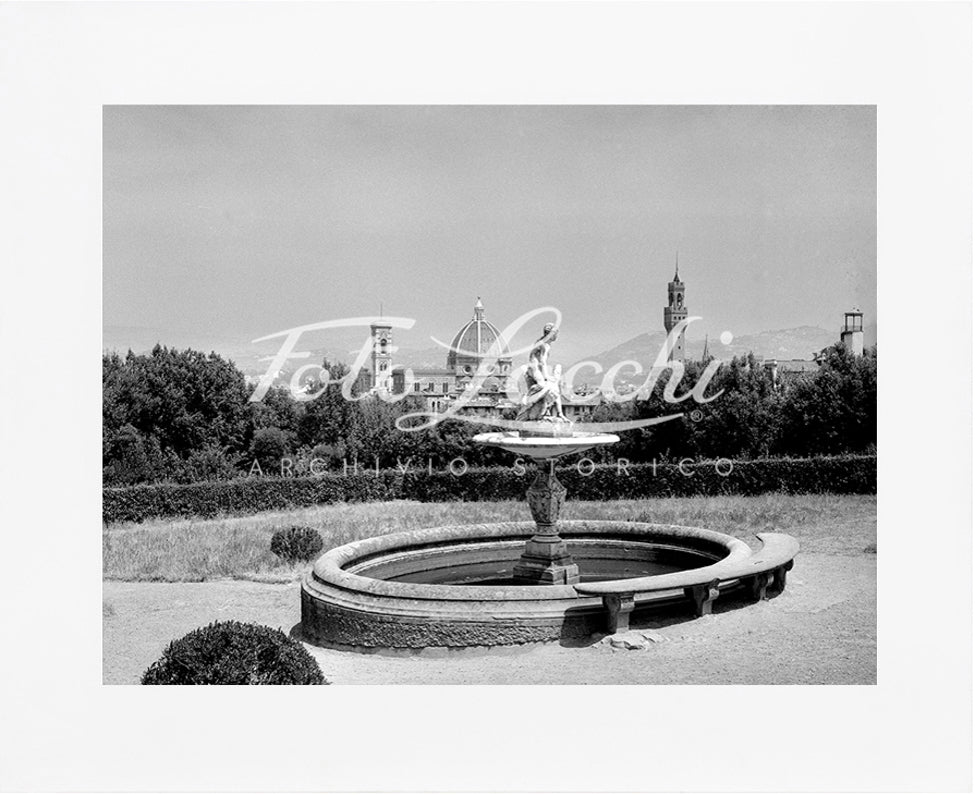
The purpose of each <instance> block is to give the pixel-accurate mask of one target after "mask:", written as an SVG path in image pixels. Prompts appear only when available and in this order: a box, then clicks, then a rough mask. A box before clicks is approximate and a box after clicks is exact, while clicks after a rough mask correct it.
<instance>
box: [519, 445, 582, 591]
mask: <svg viewBox="0 0 975 795" xmlns="http://www.w3.org/2000/svg"><path fill="white" fill-rule="evenodd" d="M563 502H565V486H563V485H562V484H561V483H559V479H558V478H557V477H555V459H554V458H550V459H548V461H541V462H539V464H538V474H537V475H536V476H535V480H534V481H532V484H531V486H530V487H529V489H528V507H529V508H530V509H531V512H532V518H533V519H534V520H535V528H536V530H535V535H533V536H532V537H531V539H530V540H529V541H528V543H527V544H525V551H524V552H523V553H522V556H521V560H519V561H518V563H517V565H516V566H515V572H514V575H515V580H516V581H518V582H523V583H536V584H538V585H572V584H573V583H577V582H579V567H578V566H577V565H576V564H575V563H573V561H572V557H571V556H570V555H569V552H568V549H567V548H566V545H565V541H563V540H562V539H561V538H560V537H559V533H558V525H559V513H560V512H561V510H562V503H563Z"/></svg>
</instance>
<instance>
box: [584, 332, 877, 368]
mask: <svg viewBox="0 0 975 795" xmlns="http://www.w3.org/2000/svg"><path fill="white" fill-rule="evenodd" d="M869 336H870V334H869V330H868V329H865V330H864V340H865V344H867V345H872V344H874V342H875V341H876V326H874V327H873V339H874V342H869V341H868V339H869ZM839 338H840V334H839V330H838V329H837V330H836V331H835V332H833V331H827V330H826V329H822V328H818V327H816V326H799V327H797V328H791V329H779V330H777V331H761V332H759V333H757V334H743V335H742V336H740V337H735V338H734V339H733V340H732V342H731V344H730V345H722V344H721V341H720V340H718V339H716V338H715V339H709V340H708V351H709V353H710V354H711V355H712V356H714V357H715V358H717V359H731V358H732V357H734V356H742V355H745V354H747V353H749V352H753V353H754V354H755V355H756V356H757V357H759V358H760V359H762V358H768V359H811V358H812V357H813V354H814V353H816V352H818V351H820V350H822V349H823V348H825V347H827V346H828V345H832V344H833V343H834V342H837V341H839ZM666 340H667V335H666V334H665V333H664V332H663V331H656V332H653V333H652V334H651V333H649V332H645V333H643V334H638V335H637V336H635V337H633V338H632V339H628V340H627V341H626V342H622V343H620V344H619V345H616V346H615V347H613V348H610V349H609V350H606V351H603V352H602V353H598V354H596V355H595V356H589V357H586V359H585V360H593V361H596V362H598V363H599V364H600V365H602V367H603V370H604V371H605V370H608V369H609V368H610V367H612V366H613V365H615V364H618V363H619V362H622V361H624V360H630V359H632V360H634V361H637V362H640V364H642V365H643V367H644V371H646V370H647V369H648V368H649V367H650V365H652V364H653V362H654V360H655V359H656V357H657V354H658V352H659V351H660V349H661V348H662V347H663V345H664V343H665V342H666ZM703 353H704V340H702V339H691V340H687V343H686V356H687V357H688V358H689V359H700V358H701V356H702V355H703ZM620 380H622V381H634V380H642V379H640V378H639V377H634V376H633V375H632V372H631V373H630V374H629V377H627V374H626V373H624V374H623V375H622V376H621V379H620Z"/></svg>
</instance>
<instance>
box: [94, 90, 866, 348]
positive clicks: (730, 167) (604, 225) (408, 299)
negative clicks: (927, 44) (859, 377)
mask: <svg viewBox="0 0 975 795" xmlns="http://www.w3.org/2000/svg"><path fill="white" fill-rule="evenodd" d="M103 167H104V237H103V249H104V263H103V292H104V295H103V298H104V300H103V313H104V314H103V323H104V326H105V328H106V339H107V338H108V329H110V328H111V329H113V330H114V331H113V334H114V336H113V339H116V338H118V336H119V335H122V336H123V337H124V336H125V334H127V333H131V334H132V335H133V336H137V335H138V334H139V331H140V330H146V329H151V330H152V333H154V334H158V336H159V337H161V340H160V341H162V342H164V343H165V342H170V344H176V341H177V340H179V344H186V341H190V342H195V343H196V344H197V345H198V346H199V347H202V348H206V347H208V346H213V345H216V344H217V343H216V341H217V340H224V341H226V340H235V341H239V342H240V343H241V344H248V343H249V342H250V341H251V340H253V339H255V338H258V337H262V336H265V335H267V334H272V333H274V332H277V331H281V330H284V329H287V328H291V327H294V326H300V325H304V324H309V323H316V322H320V321H326V320H335V319H338V318H345V317H353V316H361V315H377V314H378V313H379V311H380V305H382V308H383V311H384V313H385V314H386V315H395V316H403V317H411V318H415V319H416V321H417V322H416V326H415V328H414V330H413V331H411V332H408V333H406V332H404V333H401V334H400V336H399V338H398V341H399V342H401V343H403V344H410V345H415V346H418V347H422V346H431V345H433V343H432V342H430V340H429V338H430V337H431V336H434V337H438V338H439V339H445V340H447V341H449V340H450V338H451V337H452V336H453V334H454V332H455V331H456V330H457V329H458V328H460V326H461V325H463V323H465V322H466V321H467V320H468V319H469V318H470V317H471V315H472V307H473V304H474V301H475V299H476V298H477V297H478V296H480V297H481V299H482V301H483V304H484V307H485V316H486V317H487V319H488V320H491V321H492V322H494V323H495V325H497V326H499V327H502V328H503V327H504V326H506V325H507V324H508V323H509V322H511V321H512V320H514V319H515V318H516V317H518V316H520V315H522V314H523V313H525V312H528V311H531V310H533V309H535V308H537V307H541V306H556V307H558V308H559V309H560V310H561V311H562V313H563V320H562V332H561V336H560V341H559V344H560V346H562V347H563V351H564V352H565V355H566V357H567V358H572V357H573V355H575V354H578V355H585V354H587V353H588V354H591V353H595V352H598V351H600V350H605V349H606V348H609V347H612V346H613V345H615V344H617V343H619V342H621V341H623V340H626V339H629V338H631V337H633V336H635V335H637V334H640V333H641V332H644V331H659V330H661V328H662V325H663V307H664V305H665V303H666V295H667V282H668V281H669V280H670V279H671V277H672V276H673V272H674V263H675V257H676V256H678V252H679V258H680V273H681V277H682V279H683V280H684V282H685V285H686V303H687V306H688V309H689V311H690V313H691V314H692V315H699V316H701V317H702V318H703V319H702V320H701V321H698V322H696V323H695V324H694V326H693V327H692V329H691V330H689V334H688V336H690V337H694V336H699V337H703V335H704V334H705V333H708V334H710V335H711V336H712V337H716V336H717V335H719V334H720V333H721V332H722V331H726V330H727V331H731V332H732V333H734V334H747V333H755V332H759V331H764V330H774V329H784V328H793V327H797V326H804V325H811V326H820V327H822V328H826V329H835V330H836V331H837V332H838V330H839V327H840V325H841V323H842V320H843V312H844V311H846V310H849V309H851V308H853V307H858V308H859V309H861V310H862V311H863V312H864V314H865V319H864V320H865V323H867V324H870V323H872V322H875V316H876V272H877V263H876V113H875V110H874V108H873V107H872V106H686V107H685V106H579V105H569V106H558V105H552V106H456V105H455V106H304V107H287V106H249V107H234V106H210V107H208V106H109V107H106V108H105V111H104V161H103ZM323 333H324V332H323ZM169 338H171V340H170V339H169ZM299 347H300V346H299Z"/></svg>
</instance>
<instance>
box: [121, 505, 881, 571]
mask: <svg viewBox="0 0 975 795" xmlns="http://www.w3.org/2000/svg"><path fill="white" fill-rule="evenodd" d="M513 518H514V519H523V520H526V521H527V520H529V519H530V518H531V517H530V516H529V514H528V508H527V507H526V506H525V505H524V504H523V503H517V502H448V503H421V502H387V503H354V504H337V505H322V506H317V507H314V508H302V509H297V510H293V511H269V512H266V513H260V514H254V515H251V516H233V517H225V518H219V519H195V520H194V519H177V520H155V521H149V522H145V523H141V524H121V525H111V526H108V527H105V528H104V529H103V532H102V549H103V566H104V569H103V571H104V577H105V579H107V580H125V581H128V582H206V581H209V580H219V579H228V578H229V579H237V580H251V581H255V582H272V583H273V582H278V583H283V582H294V581H297V580H298V579H300V578H301V576H302V574H303V573H304V571H305V570H306V568H307V566H306V565H304V564H301V565H295V566H292V565H288V564H286V563H283V562H282V561H280V560H279V559H278V558H277V557H275V556H274V555H273V554H271V551H270V543H271V536H272V534H273V533H274V531H275V530H279V529H281V528H285V527H288V526H290V525H309V526H311V527H314V528H316V529H317V530H318V531H319V532H320V533H321V534H322V537H323V538H324V540H325V548H326V549H331V548H332V547H336V546H339V545H341V544H345V543H348V542H349V541H355V540H358V539H360V538H368V537H370V536H377V535H384V534H386V533H393V532H396V531H399V530H412V529H416V528H422V527H436V526H438V525H445V524H463V523H473V522H500V521H510V520H512V519H513ZM562 518H564V519H622V520H632V521H645V522H659V523H662V524H682V525H690V526H695V527H707V528H710V529H712V530H718V531H720V532H724V533H730V534H731V535H734V536H737V537H739V538H743V539H745V540H749V538H750V537H751V536H752V535H753V534H754V533H758V532H762V531H766V530H781V531H783V532H788V533H791V534H792V535H795V536H796V537H797V538H799V541H800V543H801V544H802V545H803V549H804V550H805V551H809V552H812V551H824V552H833V553H838V552H854V553H856V552H863V551H864V550H865V548H866V547H868V546H870V545H874V547H873V550H872V551H876V518H877V500H876V497H873V496H849V495H833V494H810V495H786V494H767V495H763V496H760V497H677V498H672V499H658V500H618V501H612V502H575V501H571V500H570V501H569V502H567V503H566V506H565V508H564V510H563V512H562Z"/></svg>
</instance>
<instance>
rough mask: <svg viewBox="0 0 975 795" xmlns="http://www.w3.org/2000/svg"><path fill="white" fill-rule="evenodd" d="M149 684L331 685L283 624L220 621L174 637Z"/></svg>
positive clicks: (146, 681)
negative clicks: (270, 625)
mask: <svg viewBox="0 0 975 795" xmlns="http://www.w3.org/2000/svg"><path fill="white" fill-rule="evenodd" d="M142 684H144V685H326V684H328V682H326V681H325V677H324V676H322V671H321V669H320V668H319V667H318V663H317V662H315V658H314V657H312V656H311V655H310V654H309V653H308V652H307V651H306V650H305V647H304V646H302V645H301V644H300V643H299V642H298V641H296V640H294V639H293V638H289V637H288V636H287V635H285V634H284V633H283V632H282V631H281V630H279V629H272V628H271V627H265V626H262V625H261V624H244V623H241V622H239V621H217V622H214V623H212V624H209V625H207V626H205V627H200V628H199V629H195V630H193V631H192V632H190V633H189V634H187V635H184V636H183V637H181V638H178V639H177V640H174V641H173V642H172V643H170V644H169V645H168V646H167V647H166V649H165V651H164V652H163V656H162V657H160V658H159V659H158V660H156V662H154V663H153V664H152V665H150V666H149V668H148V669H147V670H146V672H145V673H144V674H143V675H142Z"/></svg>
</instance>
